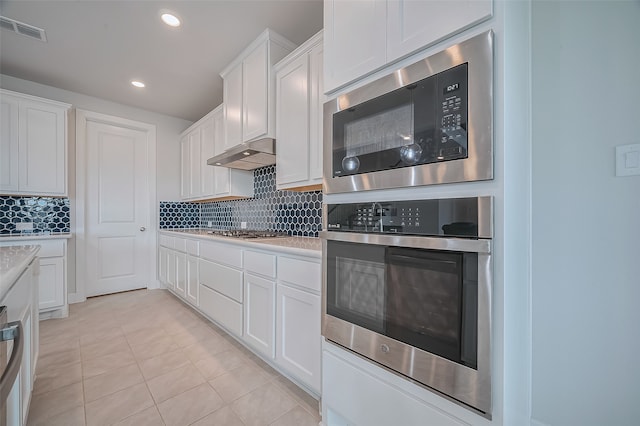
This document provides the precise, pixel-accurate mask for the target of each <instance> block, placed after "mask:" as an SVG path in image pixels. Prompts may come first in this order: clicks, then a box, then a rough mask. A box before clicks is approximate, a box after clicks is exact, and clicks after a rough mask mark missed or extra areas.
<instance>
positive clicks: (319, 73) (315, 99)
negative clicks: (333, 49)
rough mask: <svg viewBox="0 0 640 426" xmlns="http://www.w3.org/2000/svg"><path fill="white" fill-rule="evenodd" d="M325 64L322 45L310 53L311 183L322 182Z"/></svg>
mask: <svg viewBox="0 0 640 426" xmlns="http://www.w3.org/2000/svg"><path fill="white" fill-rule="evenodd" d="M323 64H324V46H323V45H322V43H321V44H319V45H317V46H315V47H314V48H313V49H311V52H310V53H309V96H310V98H309V179H310V180H311V181H312V182H310V183H315V182H314V181H316V182H317V183H321V182H322V156H323V155H324V153H323V149H322V148H323V146H322V143H323V142H322V127H323V125H324V123H323V106H324V85H323Z"/></svg>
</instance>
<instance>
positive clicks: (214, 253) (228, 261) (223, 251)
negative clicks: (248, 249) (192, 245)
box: [200, 243, 242, 268]
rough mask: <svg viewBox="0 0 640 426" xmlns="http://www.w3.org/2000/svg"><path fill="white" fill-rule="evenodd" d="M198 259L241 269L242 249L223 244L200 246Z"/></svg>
mask: <svg viewBox="0 0 640 426" xmlns="http://www.w3.org/2000/svg"><path fill="white" fill-rule="evenodd" d="M200 257H202V258H204V259H209V260H212V261H214V262H217V263H224V264H225V265H229V266H234V267H236V268H242V249H239V248H237V247H233V246H228V245H225V244H215V243H202V244H200Z"/></svg>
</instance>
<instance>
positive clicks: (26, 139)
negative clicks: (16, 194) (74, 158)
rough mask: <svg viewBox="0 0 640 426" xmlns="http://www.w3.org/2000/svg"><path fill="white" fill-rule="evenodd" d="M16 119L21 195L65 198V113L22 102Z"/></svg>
mask: <svg viewBox="0 0 640 426" xmlns="http://www.w3.org/2000/svg"><path fill="white" fill-rule="evenodd" d="M18 116H19V120H18V122H19V130H18V133H19V145H20V151H21V153H20V156H19V158H20V162H19V178H18V179H19V182H20V184H19V186H20V191H21V192H25V193H37V194H42V195H45V194H46V195H66V193H67V182H66V177H67V176H66V174H67V173H66V170H67V150H66V145H67V140H66V134H67V132H66V118H67V117H66V110H63V109H61V108H58V107H53V106H49V105H46V104H40V103H38V102H31V101H21V102H20V109H19V113H18Z"/></svg>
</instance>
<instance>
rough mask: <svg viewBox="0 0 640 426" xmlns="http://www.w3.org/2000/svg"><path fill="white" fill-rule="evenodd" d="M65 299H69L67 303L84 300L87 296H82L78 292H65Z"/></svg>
mask: <svg viewBox="0 0 640 426" xmlns="http://www.w3.org/2000/svg"><path fill="white" fill-rule="evenodd" d="M67 300H68V301H69V304H71V303H82V302H85V301H86V300H87V298H86V297H84V296H82V295H81V294H80V293H69V294H67Z"/></svg>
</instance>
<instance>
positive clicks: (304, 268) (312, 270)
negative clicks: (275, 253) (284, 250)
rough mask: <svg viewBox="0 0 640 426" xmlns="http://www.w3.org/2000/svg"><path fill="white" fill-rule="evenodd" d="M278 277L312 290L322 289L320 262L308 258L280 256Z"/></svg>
mask: <svg viewBox="0 0 640 426" xmlns="http://www.w3.org/2000/svg"><path fill="white" fill-rule="evenodd" d="M278 279H279V280H281V281H285V282H288V283H291V284H296V285H298V286H301V287H305V288H308V289H309V290H312V291H317V292H319V291H320V288H321V285H320V281H321V280H322V272H321V268H320V264H319V263H316V262H308V261H306V260H300V259H292V258H289V257H278Z"/></svg>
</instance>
